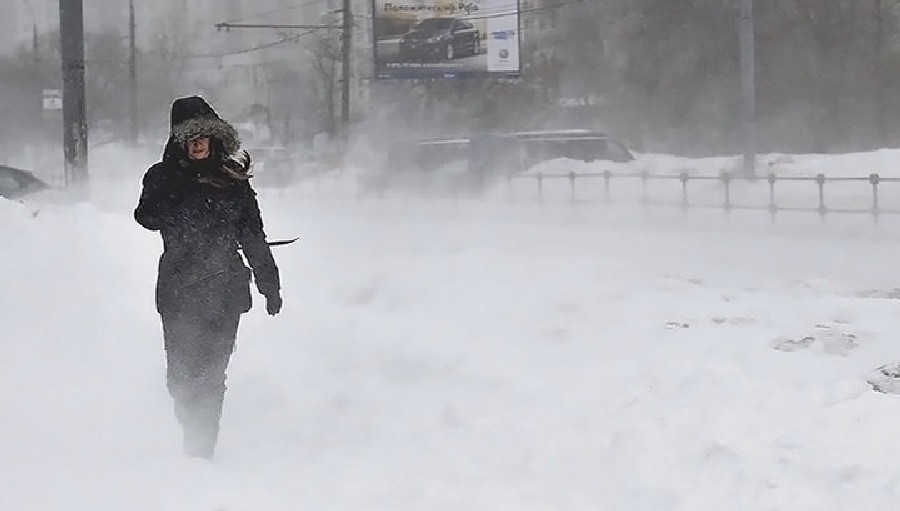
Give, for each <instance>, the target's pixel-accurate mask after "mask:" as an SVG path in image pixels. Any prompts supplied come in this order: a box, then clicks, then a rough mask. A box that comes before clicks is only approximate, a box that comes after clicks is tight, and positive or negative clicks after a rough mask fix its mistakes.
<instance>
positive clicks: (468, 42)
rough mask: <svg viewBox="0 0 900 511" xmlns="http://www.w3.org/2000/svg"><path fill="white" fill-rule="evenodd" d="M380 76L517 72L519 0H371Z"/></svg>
mask: <svg viewBox="0 0 900 511" xmlns="http://www.w3.org/2000/svg"><path fill="white" fill-rule="evenodd" d="M373 1H374V6H373V12H374V32H375V52H374V53H375V75H376V76H377V77H378V78H389V79H391V78H393V79H397V78H401V79H402V78H425V79H431V78H464V77H473V76H474V77H478V76H482V77H483V76H495V77H498V78H517V77H518V76H519V74H520V71H521V61H520V58H519V51H520V47H521V44H520V40H521V32H520V28H519V5H518V0H373Z"/></svg>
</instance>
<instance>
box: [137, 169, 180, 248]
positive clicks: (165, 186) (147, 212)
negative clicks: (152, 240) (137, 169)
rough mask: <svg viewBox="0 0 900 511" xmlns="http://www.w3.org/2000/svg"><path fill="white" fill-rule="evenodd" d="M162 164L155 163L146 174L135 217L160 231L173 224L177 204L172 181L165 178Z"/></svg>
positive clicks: (147, 226)
mask: <svg viewBox="0 0 900 511" xmlns="http://www.w3.org/2000/svg"><path fill="white" fill-rule="evenodd" d="M164 173H165V169H164V168H163V166H162V165H159V164H157V165H154V166H153V167H150V170H148V171H147V173H146V174H144V180H143V189H142V190H141V198H140V200H139V201H138V205H137V208H136V209H135V210H134V219H135V220H137V223H139V224H141V225H142V226H144V228H146V229H150V230H151V231H158V230H160V229H162V228H164V227H166V226H169V225H171V224H172V222H173V221H174V219H175V215H176V211H177V204H176V200H175V196H174V194H173V192H174V191H173V190H172V189H171V186H170V183H169V182H168V180H167V179H165V174H164Z"/></svg>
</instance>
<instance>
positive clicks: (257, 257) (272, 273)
mask: <svg viewBox="0 0 900 511" xmlns="http://www.w3.org/2000/svg"><path fill="white" fill-rule="evenodd" d="M243 203H244V204H243V206H244V207H243V210H244V211H243V218H242V219H241V227H240V233H239V237H240V243H241V248H242V249H243V250H244V255H245V256H247V261H248V262H249V263H250V267H251V268H252V269H253V277H254V280H255V281H256V287H257V289H259V292H260V293H261V294H263V295H264V296H270V295H276V294H278V293H279V292H280V291H281V280H280V277H279V275H278V266H276V265H275V258H274V257H272V250H271V249H270V248H269V244H268V243H267V242H266V233H265V231H264V230H263V222H262V215H261V214H260V212H259V202H258V201H257V200H256V192H255V191H253V188H252V187H251V186H250V183H247V184H246V188H245V189H244V198H243Z"/></svg>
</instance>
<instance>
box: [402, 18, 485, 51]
mask: <svg viewBox="0 0 900 511" xmlns="http://www.w3.org/2000/svg"><path fill="white" fill-rule="evenodd" d="M480 54H481V33H480V31H479V30H478V29H477V28H475V26H474V25H472V23H470V22H468V21H466V20H463V19H458V18H427V19H424V20H422V21H420V22H419V23H417V24H416V25H415V26H414V27H413V28H412V30H410V31H409V32H407V33H406V34H404V35H403V37H402V38H401V39H400V57H401V59H402V60H405V61H418V60H429V59H438V60H454V59H458V58H460V57H468V56H473V55H480Z"/></svg>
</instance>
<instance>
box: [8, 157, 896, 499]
mask: <svg viewBox="0 0 900 511" xmlns="http://www.w3.org/2000/svg"><path fill="white" fill-rule="evenodd" d="M810 158H813V157H810ZM861 158H862V157H861ZM873 158H874V157H873ZM847 159H848V160H853V159H852V158H847ZM818 160H820V161H821V165H820V166H818V165H816V163H815V161H814V160H811V161H805V160H804V159H803V158H801V157H795V160H794V161H795V162H798V163H797V165H800V164H801V163H800V162H802V164H803V165H806V167H804V168H808V169H810V170H811V171H814V172H813V173H816V172H815V171H816V170H817V169H820V168H821V169H826V168H838V167H840V168H843V164H840V165H839V164H836V163H834V162H833V161H832V160H831V159H830V158H826V157H818ZM93 161H94V165H95V166H96V167H97V172H96V173H95V174H96V176H97V178H96V182H95V183H94V185H93V186H92V190H91V194H90V202H89V203H87V204H76V205H66V204H59V203H56V204H49V205H48V204H42V203H40V202H36V201H27V202H26V204H19V203H13V202H8V201H0V234H2V238H3V243H0V261H3V262H4V271H3V272H0V289H2V290H3V291H2V292H0V310H2V311H3V316H2V317H3V322H2V327H0V361H2V364H3V370H2V371H0V395H2V398H0V409H2V419H0V509H3V510H6V509H9V510H17V511H32V510H34V511H37V510H42V511H43V510H49V509H77V510H82V509H84V510H91V511H107V510H109V511H113V510H116V511H118V510H123V509H128V510H136V511H143V510H147V511H150V510H153V511H158V510H167V511H169V510H171V511H182V510H184V511H195V510H197V511H213V510H216V509H221V510H228V511H242V510H248V511H250V510H253V511H257V510H259V511H262V510H273V511H280V510H298V509H309V510H329V511H333V510H352V511H358V510H416V511H420V510H448V511H451V510H452V511H457V510H516V511H520V510H554V511H555V510H576V511H581V510H628V511H632V510H634V511H644V510H647V511H651V510H652V511H659V510H685V511H688V510H690V511H695V510H711V509H715V510H724V509H727V510H790V511H800V510H808V511H828V510H835V511H847V510H859V511H868V510H873V509H892V508H893V506H894V505H896V502H900V457H898V456H896V454H895V451H894V449H893V446H894V444H895V443H896V440H895V437H896V436H897V435H898V433H897V431H898V424H900V398H898V397H896V396H893V395H885V394H881V393H877V392H874V391H873V390H872V388H871V386H870V385H869V384H868V383H867V379H869V378H870V377H871V375H872V373H873V371H875V369H876V368H877V367H879V366H881V365H882V364H886V363H890V362H893V361H895V360H897V359H900V342H898V338H900V337H898V332H900V302H898V301H897V297H898V296H900V293H898V292H897V291H896V289H897V288H900V272H897V271H895V270H894V264H895V261H896V254H897V253H900V236H898V234H900V221H891V220H890V219H887V220H886V221H884V222H882V223H881V224H880V225H878V226H874V225H873V224H872V222H871V219H868V218H863V217H829V218H828V219H827V221H826V222H825V223H822V222H821V221H820V220H819V219H818V218H817V217H816V216H814V215H805V214H800V213H796V214H794V213H784V214H782V215H781V216H779V219H778V221H777V222H775V223H772V222H771V221H770V219H769V218H768V216H767V215H766V214H765V213H758V212H736V213H732V215H730V216H725V215H724V214H722V213H721V212H718V211H696V212H692V213H691V214H689V215H687V216H683V215H681V214H680V213H678V212H673V211H670V210H666V209H659V210H657V209H651V210H649V211H643V210H641V209H639V208H635V207H632V206H629V205H626V204H620V205H615V206H603V205H600V204H596V205H595V204H581V205H579V206H578V207H572V206H571V205H569V204H566V203H553V202H550V203H544V204H538V203H535V202H533V201H510V200H507V198H506V197H505V193H500V192H498V193H497V196H496V197H493V198H488V199H485V200H471V199H458V200H443V199H441V200H426V199H410V198H409V197H408V196H404V197H402V198H392V197H390V196H388V197H386V198H384V199H365V200H346V199H336V198H335V196H334V195H327V196H325V195H323V196H317V195H316V193H315V189H314V188H313V187H310V186H301V187H298V188H297V189H294V190H287V191H283V192H275V191H270V190H264V191H263V192H262V193H261V202H262V206H263V209H264V215H265V218H266V224H267V229H268V232H269V235H270V237H272V238H279V237H286V236H289V235H293V234H295V233H296V234H300V235H302V237H303V240H302V241H301V242H300V243H298V244H295V245H291V246H289V247H282V248H279V249H278V251H277V253H276V257H277V260H278V262H279V265H280V267H281V269H282V273H283V281H284V294H285V310H284V312H283V313H282V314H281V315H280V316H278V317H276V318H269V317H268V316H266V315H265V314H264V312H263V311H260V310H258V309H254V310H253V311H252V312H251V313H250V314H248V315H247V316H246V317H245V320H244V321H243V323H242V325H241V331H240V334H239V340H238V350H237V352H236V353H235V356H234V358H233V365H232V368H231V371H230V374H229V392H228V395H227V398H226V411H225V416H224V419H223V425H222V427H223V430H222V436H221V441H220V446H219V451H218V457H217V459H216V461H215V462H214V463H212V464H208V463H205V462H199V461H195V460H189V459H185V458H184V457H183V456H182V455H181V454H180V444H179V441H180V438H179V431H178V429H177V425H176V422H175V419H174V417H173V414H172V410H171V405H170V402H169V399H168V396H167V394H166V392H165V386H164V371H163V365H164V359H163V354H162V347H161V333H160V327H159V325H158V320H157V317H156V314H155V312H154V308H153V286H154V280H155V269H156V260H157V257H158V254H159V250H160V242H159V240H158V239H157V236H156V235H155V234H153V233H150V232H146V231H143V230H141V229H140V228H139V227H138V226H137V225H136V224H135V223H134V222H133V221H132V220H131V217H130V213H131V211H130V209H131V207H133V204H134V202H135V200H136V198H137V194H138V193H139V186H140V183H139V178H140V173H141V171H142V170H143V168H144V167H146V165H147V164H149V163H151V162H150V161H140V159H139V158H134V157H129V156H128V155H125V154H121V153H115V154H106V155H100V156H94V157H93ZM894 162H896V163H900V157H897V155H896V153H895V154H894ZM847 164H848V165H850V164H853V165H858V166H859V167H863V166H865V165H863V162H858V161H857V162H856V163H854V161H848V163H847ZM829 166H832V167H829ZM885 168H890V164H886V165H885ZM873 171H877V170H873ZM823 172H826V170H823ZM867 173H868V171H866V174H867ZM260 301H261V300H259V299H257V303H259V302H260Z"/></svg>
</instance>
